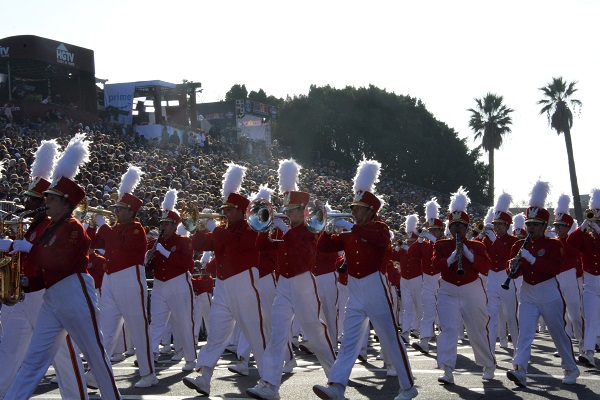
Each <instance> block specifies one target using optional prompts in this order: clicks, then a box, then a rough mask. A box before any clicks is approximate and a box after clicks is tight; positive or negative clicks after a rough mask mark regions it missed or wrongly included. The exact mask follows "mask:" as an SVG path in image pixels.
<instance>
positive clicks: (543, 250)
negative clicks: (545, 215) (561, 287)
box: [506, 236, 564, 285]
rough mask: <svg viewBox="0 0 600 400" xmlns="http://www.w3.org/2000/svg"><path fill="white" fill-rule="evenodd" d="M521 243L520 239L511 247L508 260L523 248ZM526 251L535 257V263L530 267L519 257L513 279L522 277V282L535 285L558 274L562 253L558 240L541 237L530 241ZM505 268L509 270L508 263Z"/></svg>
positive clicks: (527, 262)
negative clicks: (517, 268) (517, 267)
mask: <svg viewBox="0 0 600 400" xmlns="http://www.w3.org/2000/svg"><path fill="white" fill-rule="evenodd" d="M523 242H524V240H522V239H521V240H518V241H517V242H516V243H515V244H514V245H513V247H512V250H511V252H510V258H514V257H516V255H517V253H519V250H520V249H521V247H522V246H523ZM526 249H527V251H529V252H530V253H531V255H532V256H534V257H535V263H534V264H533V265H531V264H529V261H527V260H525V259H524V258H522V257H521V260H520V261H519V271H518V273H517V275H516V276H515V277H518V276H523V281H524V282H527V283H528V284H530V285H536V284H538V283H540V282H544V281H547V280H548V279H552V278H554V277H555V276H556V275H558V274H559V273H560V267H561V265H562V262H563V253H564V251H563V247H562V244H561V243H560V241H559V240H557V239H550V238H547V237H545V236H542V237H540V238H538V239H535V240H531V241H530V242H529V244H528V245H527V247H526ZM506 267H507V269H509V268H510V261H508V262H507V264H506Z"/></svg>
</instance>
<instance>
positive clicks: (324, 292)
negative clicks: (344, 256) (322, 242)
mask: <svg viewBox="0 0 600 400" xmlns="http://www.w3.org/2000/svg"><path fill="white" fill-rule="evenodd" d="M315 282H317V292H318V293H319V300H321V309H322V311H323V314H322V315H321V317H322V318H323V321H324V322H325V324H327V333H328V334H329V338H330V339H331V341H332V344H333V348H334V349H335V350H337V337H338V311H337V307H338V304H337V302H338V290H337V276H336V273H335V272H329V273H327V274H322V275H317V276H315Z"/></svg>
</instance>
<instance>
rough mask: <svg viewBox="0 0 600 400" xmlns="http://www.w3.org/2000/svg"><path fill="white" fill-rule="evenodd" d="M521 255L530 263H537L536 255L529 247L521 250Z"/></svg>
mask: <svg viewBox="0 0 600 400" xmlns="http://www.w3.org/2000/svg"><path fill="white" fill-rule="evenodd" d="M521 257H523V258H524V259H526V260H527V262H528V263H529V264H531V265H533V264H535V257H534V256H533V255H532V254H531V253H530V252H529V251H528V250H527V249H523V250H521Z"/></svg>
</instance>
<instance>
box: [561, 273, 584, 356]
mask: <svg viewBox="0 0 600 400" xmlns="http://www.w3.org/2000/svg"><path fill="white" fill-rule="evenodd" d="M556 280H558V284H559V285H560V292H561V293H562V295H563V298H564V299H565V303H566V304H567V317H568V318H567V329H568V331H569V333H570V335H569V336H572V337H573V338H575V339H576V340H577V341H578V342H579V344H580V345H581V343H582V341H583V324H584V321H583V307H582V301H581V292H580V291H579V285H578V283H577V271H575V268H571V269H570V270H568V271H564V272H561V273H560V274H558V275H557V276H556Z"/></svg>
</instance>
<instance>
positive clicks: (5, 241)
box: [0, 239, 13, 251]
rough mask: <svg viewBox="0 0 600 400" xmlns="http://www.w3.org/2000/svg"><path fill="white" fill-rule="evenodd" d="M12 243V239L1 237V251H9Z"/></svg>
mask: <svg viewBox="0 0 600 400" xmlns="http://www.w3.org/2000/svg"><path fill="white" fill-rule="evenodd" d="M12 243H13V241H12V240H11V239H0V251H8V249H10V245H11V244H12Z"/></svg>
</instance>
